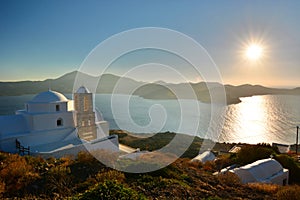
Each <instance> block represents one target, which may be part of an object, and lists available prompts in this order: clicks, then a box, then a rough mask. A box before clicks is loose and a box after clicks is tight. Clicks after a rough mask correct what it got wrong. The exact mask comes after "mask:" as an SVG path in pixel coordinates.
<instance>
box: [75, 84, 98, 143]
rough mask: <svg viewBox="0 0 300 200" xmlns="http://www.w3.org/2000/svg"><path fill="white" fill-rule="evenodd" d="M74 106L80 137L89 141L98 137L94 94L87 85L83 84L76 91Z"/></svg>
mask: <svg viewBox="0 0 300 200" xmlns="http://www.w3.org/2000/svg"><path fill="white" fill-rule="evenodd" d="M74 108H75V113H76V114H75V115H76V116H75V119H76V120H75V122H76V127H77V129H78V135H79V137H80V138H81V139H84V140H88V141H90V140H94V139H96V138H97V126H96V124H95V112H94V110H93V94H92V93H90V92H89V90H88V89H87V88H86V87H84V86H81V87H80V88H78V90H77V91H76V93H74Z"/></svg>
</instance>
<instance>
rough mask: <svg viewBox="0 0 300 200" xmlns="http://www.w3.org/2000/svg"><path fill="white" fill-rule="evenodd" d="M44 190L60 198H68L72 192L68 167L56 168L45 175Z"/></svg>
mask: <svg viewBox="0 0 300 200" xmlns="http://www.w3.org/2000/svg"><path fill="white" fill-rule="evenodd" d="M46 187H47V188H46V190H47V191H48V192H50V193H51V194H52V193H57V194H60V195H62V196H68V195H70V194H71V191H72V176H71V170H70V168H69V167H65V166H56V167H53V168H51V169H50V170H49V171H48V174H47V175H46Z"/></svg>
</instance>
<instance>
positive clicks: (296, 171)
mask: <svg viewBox="0 0 300 200" xmlns="http://www.w3.org/2000/svg"><path fill="white" fill-rule="evenodd" d="M275 159H276V160H277V161H278V162H279V163H280V164H281V165H282V166H283V168H286V169H289V183H300V168H299V167H298V165H297V163H296V162H295V160H294V159H293V158H291V157H290V156H288V155H284V154H281V155H278V156H275Z"/></svg>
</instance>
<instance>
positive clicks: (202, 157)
mask: <svg viewBox="0 0 300 200" xmlns="http://www.w3.org/2000/svg"><path fill="white" fill-rule="evenodd" d="M215 159H216V156H215V154H213V153H212V152H211V151H204V152H203V153H201V154H199V155H198V156H196V157H195V158H193V159H192V162H194V161H198V162H202V163H205V162H207V161H213V160H215Z"/></svg>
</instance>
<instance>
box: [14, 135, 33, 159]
mask: <svg viewBox="0 0 300 200" xmlns="http://www.w3.org/2000/svg"><path fill="white" fill-rule="evenodd" d="M16 149H17V150H18V151H19V154H20V155H23V156H24V155H25V154H27V155H30V146H28V147H24V146H22V145H21V142H20V141H19V140H18V139H16Z"/></svg>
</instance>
